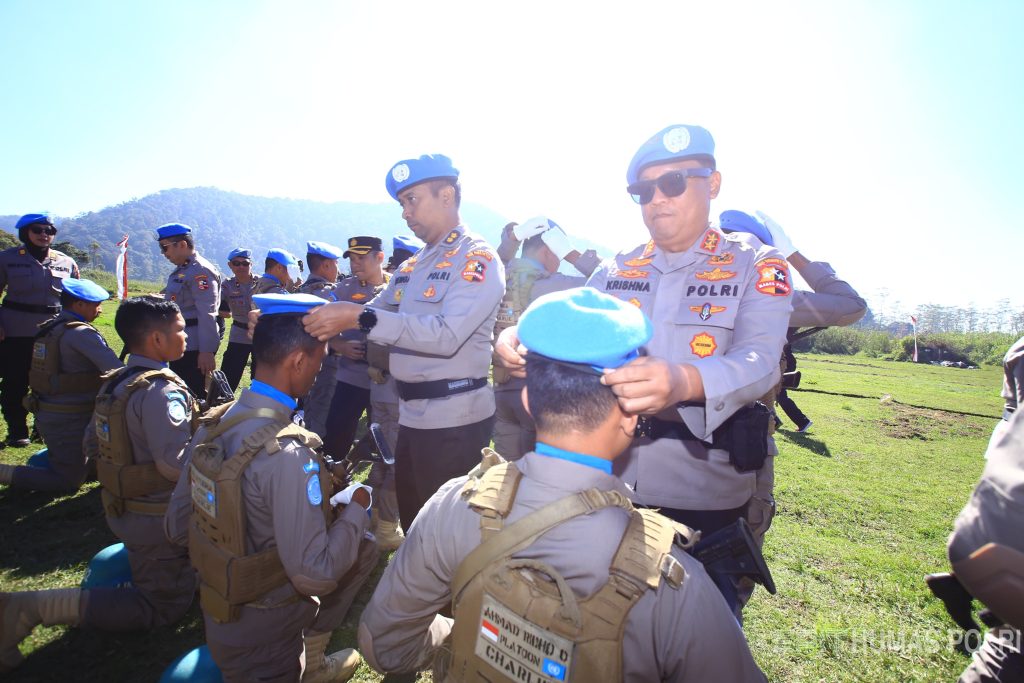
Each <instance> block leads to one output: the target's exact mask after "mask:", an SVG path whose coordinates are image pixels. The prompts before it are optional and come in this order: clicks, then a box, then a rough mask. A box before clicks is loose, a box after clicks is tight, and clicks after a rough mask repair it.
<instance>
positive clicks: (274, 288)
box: [252, 274, 288, 294]
mask: <svg viewBox="0 0 1024 683" xmlns="http://www.w3.org/2000/svg"><path fill="white" fill-rule="evenodd" d="M252 293H253V294H287V293H288V290H287V289H285V288H284V285H282V284H281V281H280V280H278V279H277V278H276V277H274V276H273V275H267V274H264V275H260V277H259V279H258V280H256V285H255V286H254V287H253V289H252Z"/></svg>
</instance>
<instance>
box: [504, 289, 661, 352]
mask: <svg viewBox="0 0 1024 683" xmlns="http://www.w3.org/2000/svg"><path fill="white" fill-rule="evenodd" d="M653 333H654V328H653V327H652V326H651V322H650V321H649V320H648V319H647V316H645V315H644V313H643V311H641V310H640V309H639V308H637V307H636V306H634V305H633V304H630V303H626V302H625V301H620V300H619V299H616V298H615V297H613V296H610V295H608V294H605V293H603V292H599V291H598V290H596V289H594V288H593V287H576V288H575V289H567V290H564V291H561V292H552V293H551V294H545V295H544V296H541V297H538V298H537V299H536V300H535V301H534V302H533V303H532V304H530V306H529V308H527V309H526V311H525V312H524V313H523V316H522V318H520V320H519V340H520V341H521V342H522V343H523V346H525V347H526V348H527V349H529V351H530V352H531V353H537V354H540V355H542V356H547V357H548V358H552V359H554V360H559V361H565V362H568V363H578V364H582V365H589V366H590V367H592V368H593V369H595V370H597V371H600V370H601V369H602V368H617V367H619V366H620V365H625V364H626V363H628V362H629V361H631V360H633V359H634V358H636V357H637V356H638V355H639V354H638V352H637V351H638V349H639V348H640V347H641V346H643V345H644V344H646V343H647V342H648V341H649V340H650V338H651V335H652V334H653Z"/></svg>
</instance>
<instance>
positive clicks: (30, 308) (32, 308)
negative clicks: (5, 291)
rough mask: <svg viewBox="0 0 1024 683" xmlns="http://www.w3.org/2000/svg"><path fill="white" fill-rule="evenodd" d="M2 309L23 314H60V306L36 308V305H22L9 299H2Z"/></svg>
mask: <svg viewBox="0 0 1024 683" xmlns="http://www.w3.org/2000/svg"><path fill="white" fill-rule="evenodd" d="M3 306H4V308H10V309H11V310H14V311H23V312H25V313H52V314H54V315H56V314H57V313H60V311H61V307H60V304H57V305H56V306H38V305H36V304H23V303H19V302H17V301H11V299H10V297H8V298H6V299H4V304H3Z"/></svg>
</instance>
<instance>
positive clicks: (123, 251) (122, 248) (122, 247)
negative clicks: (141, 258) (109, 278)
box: [114, 235, 128, 301]
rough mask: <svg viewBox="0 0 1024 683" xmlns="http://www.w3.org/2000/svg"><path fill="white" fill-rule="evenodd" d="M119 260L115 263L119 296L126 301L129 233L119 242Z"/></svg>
mask: <svg viewBox="0 0 1024 683" xmlns="http://www.w3.org/2000/svg"><path fill="white" fill-rule="evenodd" d="M117 247H118V250H119V251H118V252H117V262H116V263H115V264H114V273H115V275H116V277H117V298H118V299H120V300H121V301H124V300H125V299H127V298H128V235H125V236H124V237H122V238H121V241H120V242H118V243H117Z"/></svg>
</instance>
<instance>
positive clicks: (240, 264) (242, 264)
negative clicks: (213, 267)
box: [228, 261, 252, 268]
mask: <svg viewBox="0 0 1024 683" xmlns="http://www.w3.org/2000/svg"><path fill="white" fill-rule="evenodd" d="M228 263H230V264H231V265H232V266H234V267H235V268H244V267H245V266H247V265H249V264H250V263H252V262H251V261H228Z"/></svg>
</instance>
